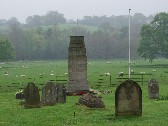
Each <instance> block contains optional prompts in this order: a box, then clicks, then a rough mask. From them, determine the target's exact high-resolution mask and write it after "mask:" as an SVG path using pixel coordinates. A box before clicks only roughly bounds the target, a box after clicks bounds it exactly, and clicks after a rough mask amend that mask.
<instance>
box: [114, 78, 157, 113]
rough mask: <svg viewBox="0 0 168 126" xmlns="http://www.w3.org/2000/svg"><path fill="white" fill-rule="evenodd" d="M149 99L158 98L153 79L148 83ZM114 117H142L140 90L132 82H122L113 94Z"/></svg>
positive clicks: (155, 82)
mask: <svg viewBox="0 0 168 126" xmlns="http://www.w3.org/2000/svg"><path fill="white" fill-rule="evenodd" d="M148 93H149V98H150V99H158V98H159V85H158V82H157V81H156V80H155V79H151V80H150V81H149V83H148ZM115 114H116V115H142V90H141V87H140V86H139V85H138V84H137V83H136V82H135V81H133V80H126V81H124V82H122V83H121V84H120V85H119V86H118V87H117V89H116V92H115Z"/></svg>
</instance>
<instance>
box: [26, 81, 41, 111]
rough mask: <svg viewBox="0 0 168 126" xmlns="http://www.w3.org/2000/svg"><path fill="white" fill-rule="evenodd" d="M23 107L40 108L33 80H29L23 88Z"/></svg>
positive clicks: (37, 91)
mask: <svg viewBox="0 0 168 126" xmlns="http://www.w3.org/2000/svg"><path fill="white" fill-rule="evenodd" d="M24 98H25V105H24V107H25V108H40V107H41V103H40V94H39V89H38V87H37V86H35V84H34V83H33V82H29V83H28V84H27V87H26V88H25V89H24Z"/></svg>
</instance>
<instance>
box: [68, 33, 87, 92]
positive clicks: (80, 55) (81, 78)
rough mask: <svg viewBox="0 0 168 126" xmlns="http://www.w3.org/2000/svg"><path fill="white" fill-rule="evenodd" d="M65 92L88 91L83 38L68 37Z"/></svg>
mask: <svg viewBox="0 0 168 126" xmlns="http://www.w3.org/2000/svg"><path fill="white" fill-rule="evenodd" d="M67 90H68V92H70V93H74V92H75V93H79V92H87V91H89V86H88V81H87V56H86V48H85V43H84V36H70V44H69V54H68V87H67Z"/></svg>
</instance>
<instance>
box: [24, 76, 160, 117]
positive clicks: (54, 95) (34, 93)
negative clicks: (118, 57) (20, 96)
mask: <svg viewBox="0 0 168 126" xmlns="http://www.w3.org/2000/svg"><path fill="white" fill-rule="evenodd" d="M148 91H149V98H152V99H155V98H158V97H159V86H158V83H157V81H156V80H154V79H151V80H150V81H149V83H148ZM24 98H25V108H38V107H41V106H43V105H44V106H48V105H49V106H50V105H55V104H56V103H58V102H61V103H64V102H66V89H65V87H64V86H63V85H60V84H57V85H55V84H54V83H53V82H49V83H47V85H46V86H45V87H43V89H42V98H41V102H40V94H39V89H38V87H37V86H35V84H34V83H32V82H31V83H28V85H27V87H26V88H25V90H24ZM89 101H91V102H89ZM93 101H94V102H93ZM79 103H80V104H84V105H86V106H88V107H96V108H104V107H105V106H104V103H103V102H102V101H101V100H100V99H99V98H98V97H95V96H93V95H88V94H87V95H84V96H82V97H81V98H80V99H79ZM115 112H116V115H141V114H142V90H141V88H140V86H139V85H138V84H137V83H136V82H135V81H132V80H126V81H124V82H122V83H121V84H120V85H119V86H118V88H117V89H116V92H115Z"/></svg>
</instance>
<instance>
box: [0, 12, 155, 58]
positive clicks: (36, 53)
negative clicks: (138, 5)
mask: <svg viewBox="0 0 168 126" xmlns="http://www.w3.org/2000/svg"><path fill="white" fill-rule="evenodd" d="M153 17H154V16H148V17H146V16H144V15H143V14H141V13H136V14H134V15H133V16H131V58H138V54H137V48H138V47H139V40H140V30H141V27H142V26H143V25H144V24H149V23H150V22H151V21H152V20H153ZM77 23H78V26H77ZM60 24H64V25H65V27H67V28H65V29H62V28H60V27H59V25H60ZM71 24H75V25H72V26H74V27H68V26H69V25H71ZM86 25H87V26H94V27H96V30H94V31H91V30H89V29H88V28H86V27H83V26H86ZM0 26H8V28H7V29H5V30H4V29H3V30H2V29H0V30H1V31H3V32H1V34H0V35H1V36H5V37H6V38H8V40H9V41H10V42H11V44H12V46H13V49H14V53H15V59H16V60H39V59H66V58H67V56H68V46H69V41H70V40H69V36H73V35H83V36H85V44H86V49H87V56H88V58H90V59H112V58H128V15H121V16H110V17H107V16H100V17H98V16H85V17H84V18H83V19H80V20H78V21H74V20H67V19H66V18H65V17H64V15H63V14H60V13H58V12H57V11H49V12H47V13H46V14H45V15H42V16H39V15H33V16H29V17H27V19H26V24H22V23H20V22H19V21H18V20H17V18H15V17H13V18H11V19H9V20H8V21H6V20H4V19H0Z"/></svg>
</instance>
